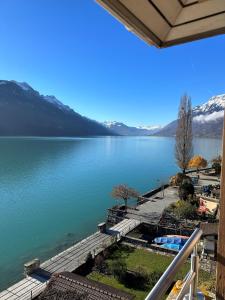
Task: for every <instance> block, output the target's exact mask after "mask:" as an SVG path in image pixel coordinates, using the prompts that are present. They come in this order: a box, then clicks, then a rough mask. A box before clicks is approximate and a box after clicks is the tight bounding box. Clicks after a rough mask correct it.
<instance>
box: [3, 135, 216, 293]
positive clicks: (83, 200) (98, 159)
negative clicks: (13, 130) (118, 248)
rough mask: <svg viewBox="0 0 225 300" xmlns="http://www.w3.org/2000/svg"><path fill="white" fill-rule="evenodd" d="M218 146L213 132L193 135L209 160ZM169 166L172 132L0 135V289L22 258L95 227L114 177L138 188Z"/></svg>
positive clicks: (158, 179) (163, 176)
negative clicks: (207, 136)
mask: <svg viewBox="0 0 225 300" xmlns="http://www.w3.org/2000/svg"><path fill="white" fill-rule="evenodd" d="M220 151H221V141H220V140H217V139H196V140H195V141H194V152H195V153H197V154H201V155H203V156H204V157H205V158H207V159H208V160H210V159H211V158H212V157H213V156H215V155H218V154H220ZM175 172H177V167H176V164H175V160H174V139H173V138H163V137H96V138H0V195H1V197H0V290H1V289H3V288H5V287H7V286H8V285H10V284H12V283H14V282H15V281H17V280H18V279H20V278H22V272H23V264H24V263H25V262H27V261H29V260H30V259H33V258H35V257H39V258H41V259H42V260H44V259H47V258H49V257H50V256H52V255H54V254H56V253H58V252H60V251H61V250H62V249H64V248H65V247H68V246H69V245H71V243H73V242H74V241H78V240H80V239H81V238H83V237H85V236H87V235H88V234H90V233H93V232H95V231H96V229H97V224H98V223H99V222H101V221H103V220H104V219H105V217H106V210H107V208H108V207H110V206H112V205H113V204H115V200H113V199H112V198H111V196H110V192H111V190H112V187H113V186H114V185H117V184H120V183H126V184H128V185H129V186H131V187H133V188H135V189H136V190H138V191H139V192H140V193H143V192H145V191H147V190H149V189H151V188H154V187H156V186H157V185H159V184H160V183H164V182H167V180H168V178H169V177H170V176H171V175H173V174H174V173H175Z"/></svg>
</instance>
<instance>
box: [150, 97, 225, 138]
mask: <svg viewBox="0 0 225 300" xmlns="http://www.w3.org/2000/svg"><path fill="white" fill-rule="evenodd" d="M224 108H225V94H223V95H218V96H214V97H212V98H210V99H209V100H208V101H207V102H206V103H204V104H202V105H198V106H195V107H194V108H193V135H194V136H196V137H212V138H213V137H215V138H221V136H222V131H223V118H224ZM176 127H177V121H176V120H175V121H172V122H171V123H169V124H168V125H166V126H165V127H164V128H163V129H161V130H160V131H159V132H157V133H156V134H155V135H158V136H174V135H175V134H176Z"/></svg>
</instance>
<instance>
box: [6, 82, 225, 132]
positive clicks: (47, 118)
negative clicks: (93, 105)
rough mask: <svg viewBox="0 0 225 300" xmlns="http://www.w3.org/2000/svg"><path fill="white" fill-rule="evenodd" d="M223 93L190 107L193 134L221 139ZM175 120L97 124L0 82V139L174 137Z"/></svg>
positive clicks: (24, 85)
mask: <svg viewBox="0 0 225 300" xmlns="http://www.w3.org/2000/svg"><path fill="white" fill-rule="evenodd" d="M224 108H225V94H223V95H217V96H214V97H212V98H210V99H209V100H208V101H207V102H206V103H204V104H202V105H198V106H195V107H194V108H193V135H194V136H196V137H215V138H220V137H221V135H222V130H223V117H224ZM176 127H177V120H174V121H172V122H171V123H169V124H168V125H166V126H164V127H161V126H158V125H157V126H137V127H135V126H128V125H126V124H124V123H122V122H117V121H105V122H103V123H99V122H97V121H94V120H91V119H89V118H87V117H84V116H82V115H80V114H78V113H77V112H75V111H74V110H73V109H71V108H70V107H69V106H67V105H64V104H63V103H62V102H61V101H59V100H58V99H56V98H55V97H54V96H44V95H41V94H40V93H39V92H38V91H36V90H34V89H33V88H32V87H31V86H30V85H29V84H27V83H25V82H17V81H14V80H11V81H8V80H0V136H71V137H72V136H94V135H102V136H106V135H122V136H146V135H155V136H174V135H175V133H176Z"/></svg>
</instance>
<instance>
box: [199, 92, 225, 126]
mask: <svg viewBox="0 0 225 300" xmlns="http://www.w3.org/2000/svg"><path fill="white" fill-rule="evenodd" d="M224 108H225V94H223V95H218V96H214V97H212V98H210V99H209V101H208V102H206V103H204V104H202V105H198V106H195V107H194V108H193V121H194V122H200V123H206V122H213V121H217V120H218V119H221V118H223V117H224Z"/></svg>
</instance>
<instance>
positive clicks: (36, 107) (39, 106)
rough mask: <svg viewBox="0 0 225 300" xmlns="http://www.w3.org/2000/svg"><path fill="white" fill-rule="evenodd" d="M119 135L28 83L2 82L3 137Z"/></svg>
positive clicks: (0, 133) (0, 112) (0, 122)
mask: <svg viewBox="0 0 225 300" xmlns="http://www.w3.org/2000/svg"><path fill="white" fill-rule="evenodd" d="M12 135H14V136H18V135H20V136H84V135H86V136H87V135H115V134H114V133H112V132H111V131H110V130H109V129H107V128H106V127H105V126H102V125H101V124H99V123H98V122H96V121H93V120H90V119H88V118H86V117H83V116H81V115H80V114H78V113H76V112H75V111H74V110H72V109H71V108H70V107H69V106H67V105H64V104H63V103H62V102H61V101H59V100H58V99H56V98H55V97H54V96H43V95H41V94H39V92H37V91H35V90H34V89H33V88H32V87H31V86H30V85H29V84H27V83H26V82H18V81H14V80H12V81H8V80H0V136H12Z"/></svg>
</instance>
